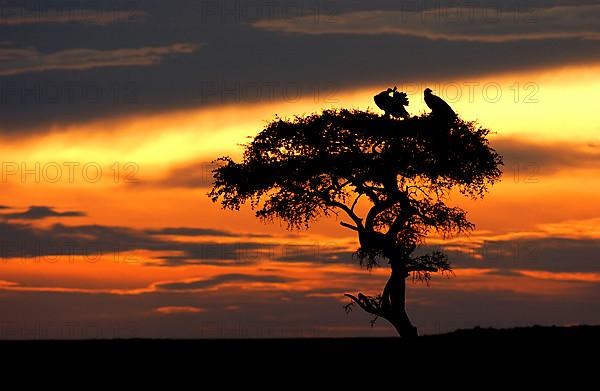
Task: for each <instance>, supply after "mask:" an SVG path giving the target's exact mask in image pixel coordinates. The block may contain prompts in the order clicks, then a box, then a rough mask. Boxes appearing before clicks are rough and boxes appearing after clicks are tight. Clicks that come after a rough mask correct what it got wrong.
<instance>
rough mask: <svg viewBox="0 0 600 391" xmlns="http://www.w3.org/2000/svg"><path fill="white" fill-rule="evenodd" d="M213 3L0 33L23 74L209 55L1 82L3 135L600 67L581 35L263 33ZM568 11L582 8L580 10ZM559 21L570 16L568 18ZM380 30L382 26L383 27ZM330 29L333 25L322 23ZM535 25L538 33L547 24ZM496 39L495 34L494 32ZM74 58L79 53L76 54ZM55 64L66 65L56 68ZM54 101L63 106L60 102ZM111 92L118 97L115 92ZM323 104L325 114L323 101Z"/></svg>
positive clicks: (182, 3) (350, 7) (161, 5)
mask: <svg viewBox="0 0 600 391" xmlns="http://www.w3.org/2000/svg"><path fill="white" fill-rule="evenodd" d="M109 3H110V2H109V1H99V2H98V4H101V5H105V6H106V8H107V9H110V6H111V4H109ZM207 3H209V4H213V5H215V4H216V5H217V6H218V5H219V3H218V2H214V3H211V2H197V1H187V0H177V1H174V2H168V3H165V2H157V1H148V2H144V3H143V4H139V6H140V8H143V9H140V11H143V12H145V13H146V14H147V15H148V17H147V20H146V21H139V22H134V23H117V24H111V25H109V26H103V27H102V28H91V27H90V26H85V25H83V24H80V23H61V24H55V25H49V24H34V25H26V26H17V25H10V26H0V30H1V31H2V33H3V37H6V38H3V39H5V40H6V41H9V42H10V45H9V46H8V47H6V46H2V48H1V50H3V51H4V53H7V52H6V51H7V50H8V51H14V50H17V51H19V53H21V56H25V57H26V58H25V61H24V64H25V66H26V67H27V68H30V69H32V67H33V68H36V67H38V68H39V67H40V66H41V67H42V68H48V66H47V64H48V58H49V56H54V55H55V54H57V53H63V54H64V53H71V54H75V53H80V54H81V56H79V55H76V56H74V55H69V56H67V57H68V58H69V61H74V62H73V64H75V65H76V67H79V68H81V66H80V65H81V64H80V63H85V64H91V63H93V62H94V61H92V62H90V61H89V59H90V58H92V59H93V58H96V57H97V56H96V55H97V54H100V53H103V55H102V56H101V57H104V54H107V53H113V54H114V53H118V51H119V50H123V48H138V49H131V50H142V48H169V47H171V45H174V43H177V42H186V43H187V44H189V45H197V46H199V45H203V46H202V49H201V50H197V51H195V52H193V53H185V55H180V56H170V55H169V56H168V58H163V57H162V55H160V56H159V57H161V59H160V64H158V65H155V66H110V67H102V68H97V67H95V68H89V67H87V65H86V66H85V67H83V68H87V69H80V70H78V71H74V70H68V69H62V70H61V69H56V68H57V67H54V70H50V69H49V70H47V71H45V72H35V73H27V74H14V75H4V76H0V86H2V88H3V91H2V94H0V96H2V99H3V102H1V103H2V106H3V108H4V109H5V110H3V113H4V114H5V115H3V123H2V124H1V125H0V126H1V127H2V131H3V132H22V131H24V130H27V129H28V130H30V131H35V130H37V131H44V132H45V131H47V130H48V129H49V127H48V124H49V123H53V124H58V123H69V124H71V123H80V122H84V121H89V120H94V119H99V118H109V117H115V116H121V115H128V114H144V113H156V112H157V111H161V110H165V111H166V110H173V109H184V108H199V107H207V108H208V107H213V106H214V105H223V104H240V103H250V102H252V101H258V102H259V103H260V102H262V103H264V102H271V101H275V100H276V101H286V99H287V100H288V101H289V102H290V103H291V101H290V100H289V99H288V96H287V95H286V94H285V89H286V87H288V86H290V85H293V86H294V88H299V89H300V91H301V96H303V97H310V98H311V99H312V98H314V96H315V89H318V90H319V91H321V92H323V91H330V88H331V86H333V90H334V92H335V94H341V93H342V92H343V91H344V90H348V89H353V88H357V87H366V86H372V85H376V84H377V85H379V84H381V85H388V84H389V83H397V84H402V83H409V82H424V81H436V80H458V79H460V80H465V78H469V77H473V78H476V77H478V76H480V75H484V74H493V73H496V72H507V71H518V70H527V69H535V68H540V67H550V66H558V65H568V64H583V63H590V62H595V61H599V60H600V45H598V41H596V40H591V39H583V38H580V37H576V36H571V38H561V39H558V38H549V37H547V38H546V39H540V40H535V41H510V42H493V43H490V42H457V41H440V40H430V39H427V38H422V37H413V36H402V35H395V34H386V35H358V34H352V35H350V34H327V35H320V36H317V35H307V34H289V33H285V32H277V31H265V30H261V29H258V28H256V27H254V26H253V25H252V24H251V23H250V21H249V20H248V19H249V18H247V17H244V15H241V14H240V17H238V18H237V19H236V18H235V12H234V15H233V19H231V18H232V16H231V14H230V16H227V17H226V16H223V15H221V14H219V13H217V14H212V13H209V12H207V10H206V9H203V7H204V6H205V5H206V4H207ZM249 3H252V4H254V5H257V4H258V5H259V6H260V5H262V6H264V7H263V9H264V10H265V11H266V10H267V9H269V7H272V5H273V3H272V2H268V1H265V2H264V4H263V2H254V1H252V2H250V1H235V2H234V4H235V5H238V6H239V10H242V9H243V7H244V5H245V4H249ZM267 3H269V4H271V6H268V5H267ZM324 3H328V2H323V4H324ZM329 3H331V2H329ZM401 3H402V2H389V1H388V2H383V1H373V2H368V3H367V2H360V3H358V2H339V3H337V2H334V4H335V7H337V8H334V9H330V10H327V9H324V8H323V4H321V8H319V9H320V10H321V11H320V12H321V14H319V17H324V16H327V15H328V12H329V13H334V14H339V15H343V14H347V13H351V12H374V11H375V10H382V13H381V15H382V17H384V18H385V15H387V14H388V13H389V12H398V11H399V10H400V11H401V10H402V4H401ZM417 3H418V4H421V2H417ZM439 3H442V4H445V2H434V3H432V4H431V6H435V4H439ZM294 4H299V5H300V6H301V8H302V9H304V10H310V9H311V8H312V9H314V8H315V3H314V2H313V1H298V2H294ZM471 4H472V3H471ZM498 4H501V5H502V6H503V7H510V6H511V4H512V6H514V2H512V1H500V2H499V3H498ZM556 4H559V2H556V1H542V2H538V3H537V5H539V6H540V7H546V6H549V5H556ZM569 4H570V7H571V8H575V7H574V6H575V5H577V4H581V2H579V3H569ZM230 6H232V5H231V4H230ZM317 8H318V7H317ZM242 12H243V11H239V13H242ZM281 12H282V10H281V8H279V9H277V8H276V10H275V13H276V14H277V13H279V14H281ZM306 12H309V11H306ZM266 15H267V14H266V13H265V16H263V18H265V17H266ZM392 15H393V14H392ZM559 16H560V17H562V14H561V15H559ZM564 17H565V18H564V21H562V22H560V21H559V22H557V23H559V24H560V25H561V26H563V25H564V26H563V27H564V28H565V29H567V30H568V29H576V28H578V27H572V26H573V25H575V26H579V25H580V22H581V20H580V18H570V17H569V14H565V15H564ZM374 20H375V21H376V22H377V18H374ZM561 23H562V24H561ZM323 24H324V25H325V24H326V23H325V22H324V21H323ZM536 26H537V27H538V28H539V26H540V24H538V25H536ZM536 26H533V27H531V26H530V27H527V28H536ZM592 27H593V26H592ZM449 28H450V29H453V28H454V27H449ZM456 28H457V29H458V26H457V27H456ZM523 28H525V27H523ZM452 31H454V30H452ZM594 31H596V30H594ZM490 34H494V33H493V30H492V32H490ZM115 37H118V39H115ZM190 47H191V46H190ZM15 48H18V49H15ZM73 50H78V51H79V50H83V52H69V51H73ZM127 50H129V49H127ZM143 50H146V49H143ZM11 53H13V54H11V55H10V56H9V60H10V59H11V58H12V59H13V60H11V61H8V63H9V64H11V65H10V66H9V65H5V67H7V66H8V67H9V68H10V69H11V70H13V71H11V72H12V73H14V70H15V69H18V68H19V66H17V65H18V64H17V63H15V61H16V60H14V55H15V53H14V52H11ZM53 53H54V54H53ZM130 54H131V53H130ZM138 54H139V53H137V52H136V53H133V58H134V61H133V62H130V63H132V64H133V63H137V62H138V60H139V61H142V62H143V61H145V60H143V59H142V58H141V57H142V56H141V55H140V56H138ZM59 57H61V58H63V57H64V56H63V55H61V56H59ZM73 57H77V58H73ZM79 57H81V58H79ZM109 57H110V58H114V59H115V61H116V63H118V62H119V61H125V59H126V58H131V57H132V56H130V55H127V56H123V59H116V57H120V56H112V55H111V56H109ZM19 58H21V57H19ZM31 58H34V60H31ZM440 59H446V61H444V66H440V64H439V61H440ZM52 61H54V60H52ZM52 61H51V62H52ZM56 63H61V64H64V63H65V62H64V61H63V60H60V61H56ZM116 63H115V64H116ZM32 64H33V65H32ZM36 64H37V65H36ZM40 64H41V65H40ZM44 64H46V65H44ZM77 64H79V65H77ZM121 65H126V64H121ZM140 65H141V64H140ZM51 68H52V67H51ZM58 68H60V67H58ZM65 83H67V84H65ZM90 83H93V84H94V92H95V91H97V90H98V89H99V90H101V91H102V92H103V94H102V96H101V97H100V98H97V99H91V98H90V96H88V94H86V93H85V91H87V92H90V91H89V89H88V90H86V88H85V86H87V85H89V84H90ZM249 85H253V86H254V87H256V86H258V91H259V92H260V97H259V98H258V99H256V97H255V96H254V95H253V96H248V94H246V93H245V92H244V91H245V89H246V88H247V87H248V86H249ZM269 86H273V87H269ZM328 86H329V87H328ZM328 88H329V89H328ZM57 89H58V90H57ZM28 91H37V92H34V93H30V92H28ZM57 91H58V93H61V95H60V96H61V98H60V99H58V100H57V101H56V100H55V99H54V98H55V97H56V92H57ZM115 91H116V92H118V93H117V94H115ZM232 91H233V92H232ZM70 92H73V97H74V98H73V99H70V98H69V97H70V96H71V95H70ZM321 95H322V94H321ZM95 97H96V96H95V95H94V98H95ZM125 97H126V98H127V99H124V98H125ZM334 98H335V96H334ZM317 103H322V104H323V106H326V105H329V103H326V102H324V101H323V102H317ZM31 113H35V115H31ZM202 180H203V178H191V179H189V180H187V181H184V180H182V181H183V182H182V183H180V185H182V186H194V185H196V184H197V183H198V181H200V182H202Z"/></svg>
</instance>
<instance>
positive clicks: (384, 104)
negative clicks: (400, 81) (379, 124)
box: [373, 87, 410, 119]
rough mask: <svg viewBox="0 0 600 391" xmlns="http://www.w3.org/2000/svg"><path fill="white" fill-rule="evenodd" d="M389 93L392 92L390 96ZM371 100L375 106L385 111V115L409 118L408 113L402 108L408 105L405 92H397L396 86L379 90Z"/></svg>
mask: <svg viewBox="0 0 600 391" xmlns="http://www.w3.org/2000/svg"><path fill="white" fill-rule="evenodd" d="M390 93H392V96H390ZM373 100H374V101H375V104H376V105H377V107H379V108H380V109H381V110H383V111H384V112H385V115H386V116H390V115H391V116H392V117H394V118H404V119H407V118H410V114H408V111H406V109H405V108H404V106H408V97H407V96H406V93H404V92H398V91H397V88H396V87H394V88H388V89H387V90H385V91H381V92H380V93H379V94H377V95H375V96H374V97H373Z"/></svg>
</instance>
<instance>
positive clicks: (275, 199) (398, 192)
mask: <svg viewBox="0 0 600 391" xmlns="http://www.w3.org/2000/svg"><path fill="white" fill-rule="evenodd" d="M489 132H490V131H489V130H488V129H485V128H483V127H480V126H478V125H477V124H476V123H475V122H466V121H463V120H462V119H460V118H458V117H454V118H451V119H449V118H448V117H443V118H442V117H440V116H436V115H433V114H428V115H425V114H424V115H421V116H418V117H408V118H405V119H393V118H389V117H388V116H381V115H378V114H375V113H373V112H370V111H360V110H345V109H342V110H326V111H324V112H323V113H321V114H313V115H308V116H296V117H294V118H292V119H282V118H275V120H274V121H272V122H270V123H269V124H268V125H267V126H266V127H265V129H264V130H262V131H261V132H260V133H259V134H258V135H257V136H256V137H255V138H254V139H253V140H252V141H251V142H250V143H248V144H247V145H245V151H244V154H243V158H242V160H241V161H240V162H236V161H234V160H232V159H231V158H229V157H223V158H220V159H219V161H220V163H222V164H221V165H220V167H219V168H217V169H216V170H215V171H214V187H213V189H212V191H211V192H210V193H209V196H210V197H211V198H212V200H213V201H214V202H220V203H221V204H222V206H223V207H224V208H230V209H239V208H240V206H241V205H243V204H245V203H249V204H250V205H251V207H252V208H253V209H254V210H255V212H256V216H257V217H258V218H260V219H263V220H267V221H271V220H274V219H280V220H282V221H284V222H285V223H287V225H288V227H289V228H290V229H305V228H308V227H309V226H310V225H311V224H312V223H313V222H314V221H315V220H317V219H318V218H319V217H322V216H329V215H332V214H336V215H339V214H341V215H342V216H343V218H344V221H341V222H340V224H341V225H343V226H344V227H346V228H349V229H351V230H353V231H356V232H357V233H358V239H359V243H360V246H359V248H358V250H357V255H358V256H359V259H360V260H361V262H362V263H364V264H366V266H367V267H373V266H375V265H377V264H379V262H380V260H381V259H386V260H387V261H388V263H389V264H390V265H391V268H392V275H391V277H390V280H389V281H388V284H387V285H386V288H385V289H384V292H383V294H382V295H379V296H376V297H370V296H365V295H361V294H359V296H358V298H357V297H355V296H353V295H347V296H348V297H350V298H351V299H352V300H353V301H354V302H355V303H357V304H359V305H360V306H361V307H362V308H363V309H365V310H366V311H368V312H370V313H372V314H373V315H375V316H382V317H385V318H386V319H388V320H390V322H392V324H394V325H395V326H396V328H397V329H398V330H399V332H400V333H405V334H408V333H410V334H412V333H413V332H412V331H411V330H412V329H411V327H412V325H411V324H410V322H409V321H408V317H407V316H406V314H405V310H404V279H405V278H406V277H407V276H408V275H409V274H410V273H415V274H416V276H417V277H419V278H424V279H429V278H430V273H432V272H438V271H442V272H443V271H447V270H450V265H449V263H448V261H447V258H446V256H445V255H444V254H443V253H441V252H439V251H436V252H432V253H430V254H425V255H419V256H415V255H413V252H414V250H415V249H416V248H417V247H418V246H419V245H420V244H422V243H423V241H424V239H425V238H426V237H427V235H429V234H431V233H432V232H437V233H439V234H441V235H444V236H447V235H450V234H453V233H460V232H464V231H469V230H471V229H473V224H472V223H470V222H469V221H468V220H467V217H466V212H465V211H464V210H462V209H461V208H458V207H455V206H450V205H447V202H448V196H449V194H450V192H451V191H458V192H460V193H462V194H464V195H465V196H468V197H473V198H479V197H483V196H484V194H485V193H486V191H487V190H488V188H489V186H490V185H492V184H493V183H494V182H496V181H498V180H499V179H500V176H501V170H500V168H499V166H500V165H501V164H502V158H501V156H499V155H498V153H496V151H495V150H494V149H493V148H491V147H490V145H489V142H488V140H487V136H488V134H489ZM361 198H362V201H361ZM359 202H361V203H362V204H363V205H364V204H365V203H366V204H367V205H368V208H367V209H366V210H367V211H366V212H364V211H363V215H359V213H358V211H357V209H358V208H356V207H357V205H358V204H359ZM394 297H396V298H395V299H394ZM392 302H395V303H396V304H395V308H396V309H395V310H391V308H392ZM415 334H416V332H415Z"/></svg>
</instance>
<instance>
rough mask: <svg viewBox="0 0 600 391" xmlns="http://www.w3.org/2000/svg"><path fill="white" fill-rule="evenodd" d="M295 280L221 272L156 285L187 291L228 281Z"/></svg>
mask: <svg viewBox="0 0 600 391" xmlns="http://www.w3.org/2000/svg"><path fill="white" fill-rule="evenodd" d="M292 281H295V280H294V279H292V278H287V277H281V276H276V275H253V274H241V273H231V274H221V275H219V276H216V277H212V278H208V279H206V280H194V281H187V282H169V283H164V284H158V285H156V288H157V289H159V290H170V291H188V290H202V289H207V288H213V287H216V286H219V285H223V284H228V283H253V282H260V283H268V284H275V283H286V282H292Z"/></svg>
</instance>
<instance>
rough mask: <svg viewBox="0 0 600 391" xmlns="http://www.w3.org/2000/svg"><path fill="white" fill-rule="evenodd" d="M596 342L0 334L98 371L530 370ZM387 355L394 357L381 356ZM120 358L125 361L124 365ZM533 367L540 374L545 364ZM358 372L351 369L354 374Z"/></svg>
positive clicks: (596, 329) (476, 336) (20, 354)
mask: <svg viewBox="0 0 600 391" xmlns="http://www.w3.org/2000/svg"><path fill="white" fill-rule="evenodd" d="M598 347H600V326H575V327H539V326H535V327H525V328H514V329H500V330H498V329H483V328H482V329H479V328H475V329H469V330H458V331H455V332H452V333H449V334H443V335H433V336H421V337H416V338H412V339H404V338H339V339H335V338H323V339H246V340H242V339H230V340H197V339H195V340H190V339H182V340H169V339H129V340H85V341H78V340H71V341H0V352H2V353H3V357H4V358H9V359H10V360H11V361H12V362H14V363H19V362H21V363H30V362H33V361H35V362H36V363H40V364H44V365H48V364H51V363H55V364H56V363H61V365H66V366H72V365H73V364H79V365H81V364H84V365H85V364H86V363H91V362H99V361H101V362H102V363H103V364H102V365H103V366H102V367H93V366H90V369H91V368H96V369H98V370H99V369H100V368H102V369H103V370H105V369H111V368H114V369H121V370H123V369H127V368H128V367H129V366H132V365H135V364H137V363H141V362H145V361H146V360H147V361H149V362H150V361H151V362H155V363H156V362H171V363H174V362H177V363H179V362H185V364H186V365H187V366H192V367H195V368H197V370H198V371H202V370H205V369H206V368H210V367H222V369H236V370H241V371H243V370H250V369H253V368H256V369H261V371H262V372H260V373H263V372H264V371H267V372H268V371H270V370H272V369H273V368H274V367H278V368H281V367H283V368H285V370H286V371H290V372H296V371H299V370H301V369H303V368H309V369H311V370H320V371H323V370H325V371H328V370H332V369H335V368H338V367H339V368H343V367H348V366H349V367H351V374H353V372H352V371H358V370H361V371H365V370H367V369H368V368H366V367H364V366H365V365H367V363H366V361H371V360H375V364H373V363H371V364H369V365H374V366H377V367H379V366H380V365H389V366H394V367H395V368H396V371H398V374H406V373H407V372H405V370H406V368H409V367H411V368H412V367H419V368H421V369H424V370H426V371H429V370H432V371H433V370H435V371H436V373H437V371H439V370H442V369H443V368H448V367H456V368H458V369H461V370H463V371H469V370H471V369H473V368H474V367H485V369H486V370H488V371H492V372H495V373H497V376H507V375H508V374H510V373H514V372H518V371H526V372H528V373H529V374H531V373H532V372H531V371H534V370H536V368H540V367H539V365H540V364H549V365H558V364H560V365H561V367H562V366H563V365H564V364H573V363H575V362H587V363H588V364H589V365H595V363H596V359H595V354H596V349H597V348H598ZM584 353H587V354H584ZM588 354H589V358H587V357H588ZM386 358H393V360H391V361H390V360H384V359H386ZM32 360H33V361H32ZM123 364H127V365H126V366H124V367H123V366H121V365H123ZM90 365H91V364H90ZM429 367H430V368H431V369H428V368H429ZM438 367H439V368H438ZM352 368H353V369H352ZM563 369H564V367H563ZM346 370H348V368H346ZM539 371H541V372H540V374H541V373H544V368H540V369H539ZM205 374H210V373H208V372H205ZM360 374H361V372H357V373H356V374H355V375H356V376H360ZM139 375H140V376H141V375H143V374H142V373H139ZM338 375H339V373H336V374H335V376H338ZM144 376H145V375H144Z"/></svg>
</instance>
